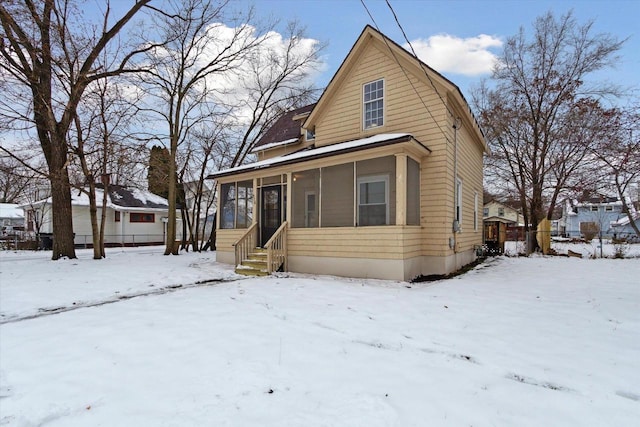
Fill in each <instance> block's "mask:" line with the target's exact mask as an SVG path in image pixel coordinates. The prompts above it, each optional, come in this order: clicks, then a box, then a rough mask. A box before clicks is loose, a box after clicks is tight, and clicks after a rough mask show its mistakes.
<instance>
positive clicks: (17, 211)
mask: <svg viewBox="0 0 640 427" xmlns="http://www.w3.org/2000/svg"><path fill="white" fill-rule="evenodd" d="M0 227H1V230H2V235H7V234H9V232H11V231H13V230H15V229H19V230H22V229H23V227H24V211H23V210H22V208H21V207H20V205H16V204H14V203H0Z"/></svg>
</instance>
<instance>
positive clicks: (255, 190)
mask: <svg viewBox="0 0 640 427" xmlns="http://www.w3.org/2000/svg"><path fill="white" fill-rule="evenodd" d="M258 179H260V178H253V209H252V212H251V224H255V223H256V222H258V212H259V211H258V208H259V204H260V196H259V195H258Z"/></svg>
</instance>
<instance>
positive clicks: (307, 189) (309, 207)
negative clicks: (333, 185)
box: [291, 169, 320, 228]
mask: <svg viewBox="0 0 640 427" xmlns="http://www.w3.org/2000/svg"><path fill="white" fill-rule="evenodd" d="M319 194H320V169H311V170H307V171H302V172H294V173H293V189H292V200H291V203H292V206H291V208H292V211H293V224H292V226H293V227H296V228H315V227H318V225H319V215H318V213H319V206H320V200H319V198H318V195H319Z"/></svg>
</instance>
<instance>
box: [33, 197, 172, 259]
mask: <svg viewBox="0 0 640 427" xmlns="http://www.w3.org/2000/svg"><path fill="white" fill-rule="evenodd" d="M100 187H102V186H100ZM71 199H72V200H71V212H72V216H73V232H74V234H75V237H74V242H75V244H76V245H77V246H80V247H83V246H86V247H88V246H91V244H92V231H91V216H90V211H89V196H88V195H87V194H86V193H84V192H80V191H78V190H72V194H71ZM102 199H103V190H102V188H99V189H97V190H96V202H97V206H98V224H99V223H100V218H101V216H102ZM168 207H169V203H168V201H167V200H166V199H165V198H163V197H160V196H157V195H155V194H152V193H150V192H148V191H144V190H139V189H137V188H126V187H121V186H117V185H110V186H109V190H108V194H107V204H106V217H105V221H106V222H105V232H104V234H105V236H104V240H105V245H106V246H133V245H152V244H164V243H165V236H166V222H167V217H168V212H169V211H168ZM22 208H23V209H24V211H25V213H26V216H27V223H26V227H27V230H28V231H31V232H34V233H38V234H40V235H41V236H42V235H44V236H46V235H47V234H51V233H53V222H52V215H51V197H49V198H46V199H44V200H40V201H37V202H35V203H30V204H27V205H23V206H22ZM177 232H178V238H181V233H180V232H181V227H180V226H178V227H177Z"/></svg>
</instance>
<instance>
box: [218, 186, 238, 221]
mask: <svg viewBox="0 0 640 427" xmlns="http://www.w3.org/2000/svg"><path fill="white" fill-rule="evenodd" d="M220 193H221V194H220V195H221V197H222V204H221V206H222V215H221V216H220V228H235V224H234V219H235V217H236V183H235V182H231V183H228V184H222V185H221V186H220Z"/></svg>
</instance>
